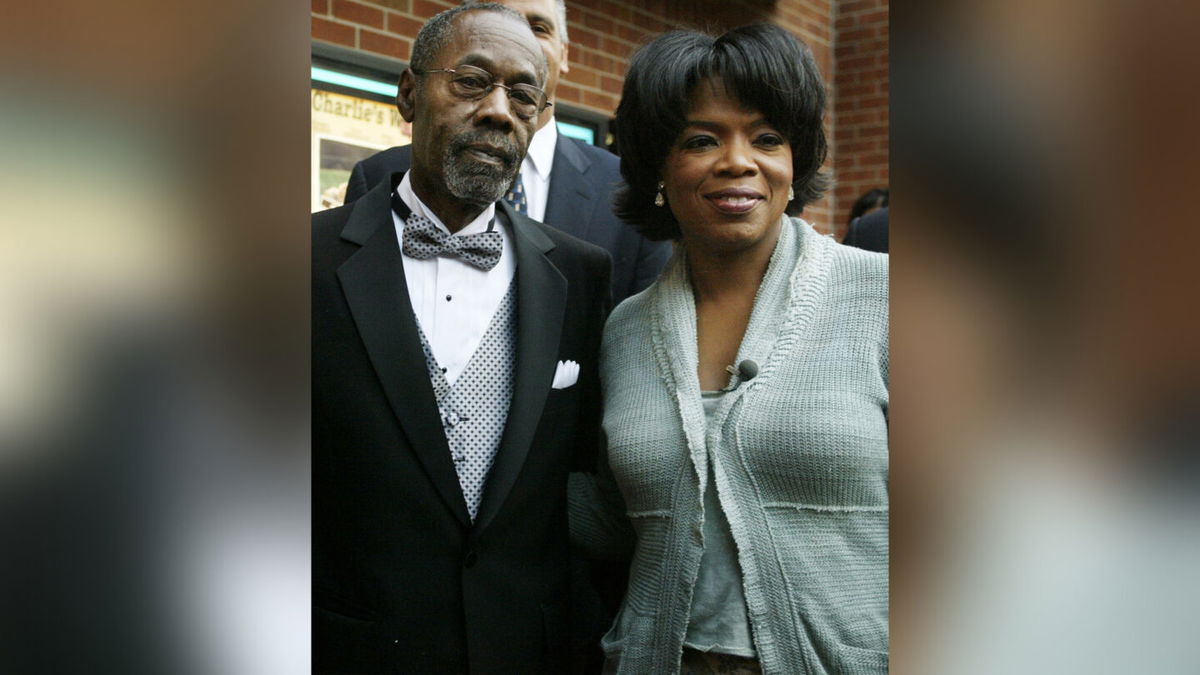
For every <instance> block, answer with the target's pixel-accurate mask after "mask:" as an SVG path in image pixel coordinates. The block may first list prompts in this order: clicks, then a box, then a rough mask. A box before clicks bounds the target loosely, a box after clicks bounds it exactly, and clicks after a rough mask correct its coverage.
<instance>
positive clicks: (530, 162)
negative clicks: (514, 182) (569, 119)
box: [521, 117, 558, 222]
mask: <svg viewBox="0 0 1200 675" xmlns="http://www.w3.org/2000/svg"><path fill="white" fill-rule="evenodd" d="M557 143H558V123H557V122H556V121H555V120H554V118H553V117H551V118H550V121H549V122H547V123H546V126H544V127H542V128H541V129H538V130H537V133H535V134H534V135H533V140H532V141H530V142H529V150H528V151H527V152H526V154H525V160H524V161H522V162H521V184H522V185H524V187H525V207H526V208H527V209H529V217H530V218H533V219H534V220H540V221H542V222H545V219H546V202H547V201H549V198H550V170H551V169H552V168H554V146H555V145H556V144H557Z"/></svg>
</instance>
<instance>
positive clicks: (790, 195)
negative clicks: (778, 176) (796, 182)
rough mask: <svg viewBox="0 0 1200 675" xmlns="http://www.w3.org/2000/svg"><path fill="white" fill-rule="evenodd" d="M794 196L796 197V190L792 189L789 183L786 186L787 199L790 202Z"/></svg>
mask: <svg viewBox="0 0 1200 675" xmlns="http://www.w3.org/2000/svg"><path fill="white" fill-rule="evenodd" d="M795 198H796V190H795V189H793V188H792V186H791V185H789V186H788V201H789V202H790V201H792V200H793V199H795Z"/></svg>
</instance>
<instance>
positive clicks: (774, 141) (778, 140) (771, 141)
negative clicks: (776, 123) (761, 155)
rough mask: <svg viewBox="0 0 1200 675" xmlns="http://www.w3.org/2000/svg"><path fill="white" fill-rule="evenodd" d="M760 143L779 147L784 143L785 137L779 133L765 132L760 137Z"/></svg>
mask: <svg viewBox="0 0 1200 675" xmlns="http://www.w3.org/2000/svg"><path fill="white" fill-rule="evenodd" d="M758 144H759V145H766V146H769V147H777V146H780V145H783V138H782V137H780V136H779V135H778V134H763V135H762V136H759V137H758Z"/></svg>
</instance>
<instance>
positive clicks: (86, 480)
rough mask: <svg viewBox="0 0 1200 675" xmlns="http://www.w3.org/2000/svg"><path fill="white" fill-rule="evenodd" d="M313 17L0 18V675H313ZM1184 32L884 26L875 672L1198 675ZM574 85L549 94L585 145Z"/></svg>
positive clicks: (987, 24) (1156, 18)
mask: <svg viewBox="0 0 1200 675" xmlns="http://www.w3.org/2000/svg"><path fill="white" fill-rule="evenodd" d="M339 3H340V0H331V4H329V5H326V4H324V3H323V2H321V1H320V0H318V1H317V2H314V3H313V7H312V13H311V14H310V15H308V16H306V15H304V14H303V10H302V8H298V7H295V6H294V5H284V4H283V3H277V2H265V3H232V2H223V1H222V0H216V1H215V2H206V3H187V4H184V3H170V2H147V1H144V0H143V1H137V2H128V1H123V0H117V1H115V2H111V3H84V2H79V1H78V0H58V1H55V2H42V3H37V4H31V3H26V4H24V5H21V6H16V7H12V8H7V9H6V10H5V17H4V18H5V20H4V21H3V22H0V55H2V56H3V58H0V64H3V65H0V203H2V204H3V205H4V206H5V207H6V208H5V209H4V211H3V215H2V216H0V532H2V533H3V537H4V539H3V541H2V543H0V546H2V549H0V550H3V551H4V553H3V554H2V555H0V584H2V585H3V588H2V591H3V595H0V597H3V598H4V599H5V600H4V611H3V612H2V613H0V670H2V671H4V672H73V673H74V672H120V673H134V672H148V673H157V672H181V673H187V672H196V673H295V672H306V671H307V670H308V669H309V662H310V661H309V654H308V651H309V647H308V644H309V642H308V612H309V544H308V526H309V506H308V486H309V474H308V471H309V462H308V452H309V443H308V405H309V400H308V396H309V393H308V345H309V319H308V296H309V288H308V276H307V270H308V264H309V250H308V248H309V247H308V241H309V238H308V219H309V213H310V211H311V210H312V175H313V171H312V165H313V154H312V150H311V139H312V134H313V126H312V119H313V117H312V103H313V89H314V83H313V78H312V70H311V68H312V65H313V56H314V47H313V45H314V40H313V37H314V35H315V33H316V27H317V24H318V19H320V20H324V21H329V22H332V23H335V24H341V23H348V20H346V19H344V18H343V19H339V18H338V10H337V7H338V6H339ZM370 4H374V3H370ZM382 4H384V5H386V6H387V7H388V11H389V12H392V11H394V12H396V13H397V14H401V15H406V16H408V15H412V16H416V15H417V14H418V13H419V11H425V10H428V9H431V8H433V6H434V5H437V6H441V4H444V3H436V2H432V3H431V2H427V1H426V0H389V1H388V2H387V3H382ZM685 4H689V3H678V2H676V3H670V2H662V1H660V2H658V3H649V5H647V6H649V7H651V8H653V7H657V6H659V5H661V6H662V7H661V8H660V9H661V10H662V11H663V12H667V11H668V10H671V11H675V10H678V11H684V9H682V8H684V7H685ZM758 4H759V5H761V7H760V9H762V10H763V11H767V12H772V11H774V12H778V11H779V9H780V7H783V6H784V5H785V4H786V3H783V2H776V3H772V2H762V3H758ZM802 4H804V5H806V6H810V7H812V8H817V9H821V8H823V10H822V11H824V12H825V16H831V17H834V19H833V21H832V22H831V23H830V24H829V26H832V27H829V26H825V24H820V25H817V24H818V23H819V22H814V25H812V26H809V25H808V24H807V23H806V22H805V19H804V18H802V17H801V18H799V19H798V22H799V23H798V26H799V28H797V31H798V33H799V34H800V35H801V37H803V38H805V39H813V36H814V35H817V34H818V33H819V32H820V30H827V31H829V33H828V34H829V35H830V36H833V37H832V39H831V40H830V42H829V45H830V46H829V48H828V49H827V51H826V53H827V56H826V57H825V58H827V59H829V60H828V61H825V62H822V63H823V67H825V68H828V69H829V70H828V72H827V75H828V76H830V77H831V83H832V86H833V87H834V89H835V97H836V95H837V94H836V90H837V88H838V87H839V86H853V85H852V84H847V82H846V81H845V77H846V72H847V69H851V68H852V66H849V65H844V63H843V66H839V65H838V61H839V57H838V55H837V48H836V46H835V45H836V33H837V30H838V24H837V19H836V17H837V16H839V12H850V11H852V10H850V8H851V7H853V6H856V3H854V2H832V3H824V4H821V3H815V2H814V3H802ZM568 6H569V11H570V12H572V14H571V16H572V22H571V24H570V28H571V31H572V33H573V35H572V37H573V39H575V36H574V33H579V34H580V35H581V36H582V35H583V34H584V33H586V32H588V31H589V30H591V31H593V32H594V31H597V30H602V29H597V27H596V26H595V23H596V22H598V21H599V20H600V19H601V18H604V17H603V16H602V14H603V13H602V12H601V13H599V14H598V13H596V12H592V11H589V7H594V5H591V4H589V3H587V2H578V3H576V2H571V3H568ZM672 8H673V9H672ZM1195 13H1196V10H1194V9H1189V8H1187V7H1183V6H1167V5H1154V6H1147V5H1145V4H1144V3H1136V4H1135V3H1132V2H1124V1H1118V0H1099V1H1089V2H1081V1H1079V0H1067V1H1066V2H1060V3H1034V2H1028V1H1026V0H1015V1H1014V0H1009V1H1006V2H999V1H987V2H978V3H970V4H968V5H962V4H961V3H954V4H949V3H928V2H918V3H904V6H903V7H896V8H891V9H890V16H889V18H888V19H887V21H888V22H889V25H890V28H889V33H890V35H889V37H888V38H887V40H888V46H887V49H888V51H889V58H890V63H891V65H890V69H891V72H890V78H889V79H890V80H892V81H893V85H892V86H890V87H889V89H890V91H892V92H894V93H892V94H888V98H889V99H890V100H889V101H888V103H887V106H888V110H889V116H890V120H891V121H890V127H889V131H888V134H887V135H888V137H889V138H890V148H888V149H887V150H885V151H884V152H885V153H886V155H887V159H886V160H885V163H889V164H890V167H889V168H888V169H887V171H888V174H884V175H890V181H888V182H890V183H891V185H890V187H891V193H892V194H891V198H892V200H893V201H894V202H895V203H894V204H892V205H891V211H892V216H891V220H892V226H891V229H892V232H893V234H892V239H893V243H892V249H893V252H894V253H895V254H896V260H895V261H893V267H892V272H893V273H892V281H893V287H894V290H893V304H892V318H893V355H892V363H893V364H894V373H893V378H892V381H893V383H894V388H893V405H892V411H891V433H892V458H893V461H892V483H891V485H892V508H893V520H892V522H893V529H892V532H893V538H892V541H893V548H892V569H893V573H892V579H893V585H892V596H893V603H892V605H893V607H892V624H891V625H892V650H891V651H892V667H893V670H894V672H897V673H992V672H995V673H1001V672H1003V673H1012V672H1020V673H1074V672H1080V673H1107V672H1113V673H1116V672H1121V673H1128V672H1153V673H1194V672H1197V670H1198V669H1200V654H1198V653H1197V651H1198V650H1200V647H1198V646H1197V643H1196V641H1195V639H1194V636H1195V634H1196V626H1197V622H1196V619H1195V617H1194V613H1195V610H1194V608H1195V607H1196V606H1197V601H1200V579H1198V577H1197V573H1196V570H1197V569H1200V537H1198V536H1197V535H1200V517H1198V516H1200V494H1198V493H1197V490H1196V479H1197V475H1198V471H1197V469H1198V468H1200V467H1198V462H1197V457H1198V456H1197V453H1196V439H1197V434H1196V433H1195V432H1196V431H1197V429H1196V427H1197V420H1198V419H1200V416H1198V415H1197V414H1196V410H1197V405H1196V404H1197V403H1198V402H1200V391H1198V388H1197V382H1198V381H1200V380H1198V379H1197V371H1198V370H1200V358H1198V356H1197V354H1196V346H1197V345H1198V344H1200V339H1198V338H1200V321H1198V320H1197V318H1196V317H1195V309H1194V307H1195V305H1196V300H1195V297H1196V291H1195V287H1196V283H1195V281H1194V280H1192V279H1191V278H1190V277H1189V276H1188V275H1189V273H1190V271H1191V270H1193V269H1194V268H1195V267H1196V265H1195V264H1194V262H1193V259H1194V256H1195V252H1196V251H1197V250H1200V230H1198V228H1197V227H1196V225H1195V222H1196V217H1195V216H1194V215H1193V211H1194V208H1193V205H1192V204H1191V200H1192V196H1193V194H1194V192H1195V191H1194V189H1193V187H1194V185H1196V184H1197V178H1200V175H1198V174H1200V171H1198V170H1197V166H1196V163H1195V159H1194V157H1195V156H1196V152H1195V151H1196V150H1197V149H1198V148H1197V146H1198V145H1200V143H1198V141H1200V138H1198V136H1200V132H1198V130H1197V125H1196V120H1197V119H1200V118H1198V116H1197V107H1198V106H1197V103H1200V92H1198V91H1197V88H1198V87H1200V77H1198V75H1200V63H1198V62H1200V52H1197V50H1196V49H1195V44H1196V38H1197V37H1198V36H1197V35H1196V30H1195V28H1194V27H1195V26H1196V25H1197V22H1196V19H1197V18H1198V17H1196V16H1194V14H1195ZM784 15H785V16H790V13H788V12H786V11H785V12H784ZM387 16H390V14H388V15H387ZM664 16H666V14H664ZM749 16H750V15H749V14H748V15H747V17H749ZM576 21H579V22H580V23H579V24H576ZM617 21H618V23H621V21H620V20H619V19H618V20H617ZM663 21H664V23H666V24H669V23H670V22H669V21H667V20H666V19H663ZM649 25H650V24H649V23H647V26H649ZM654 25H655V26H658V24H654ZM821 26H825V27H824V28H822V27H821ZM661 27H664V28H665V27H666V25H663V26H661ZM577 28H578V29H579V30H577ZM614 28H616V26H614ZM379 32H382V33H386V32H387V30H386V28H385V29H384V30H383V31H379ZM354 35H355V39H356V40H358V39H361V32H359V33H354ZM601 37H602V38H603V39H607V37H605V36H601ZM618 37H619V36H618ZM631 37H632V36H631ZM878 37H879V36H878V35H876V36H875V37H872V38H871V39H873V40H874V39H877V38H878ZM397 39H398V38H397ZM578 39H579V41H580V43H581V44H583V40H584V39H585V38H583V37H580V38H578ZM618 42H619V43H620V44H618V45H615V46H616V47H618V48H620V49H626V48H627V47H628V46H629V45H626V44H625V43H626V42H629V43H630V44H632V40H627V39H623V38H619V39H618ZM601 44H602V45H603V44H604V43H601ZM356 45H357V43H356ZM343 46H345V45H343ZM355 48H356V49H357V46H356V47H355ZM399 49H403V48H399ZM600 49H601V50H603V49H604V47H603V46H601V48H600ZM581 51H582V48H581ZM819 54H820V52H819V53H818V59H820V58H822V57H821V56H820V55H819ZM582 56H583V55H582V54H577V53H576V51H575V47H574V46H572V60H573V62H574V61H575V60H577V59H582ZM395 58H397V59H403V58H407V57H406V56H405V55H403V54H402V53H398V54H396V55H395ZM596 58H599V56H596ZM581 62H582V61H581ZM584 63H586V62H584ZM590 68H591V69H592V70H595V71H596V75H597V79H596V81H595V82H596V86H593V85H590V84H587V83H584V82H577V81H575V80H572V79H571V78H570V77H568V78H567V80H566V81H567V83H568V84H573V85H575V86H577V87H578V88H579V94H580V100H578V101H574V103H575V104H577V106H578V107H579V108H581V109H590V108H595V109H597V110H603V109H605V108H606V106H608V105H609V104H611V103H612V102H613V101H612V100H611V96H612V95H613V93H612V92H611V91H609V92H608V94H607V96H608V97H609V98H605V99H604V101H605V102H604V104H603V105H601V104H600V101H599V100H598V99H595V98H594V97H589V95H588V93H589V92H591V93H593V94H596V95H597V96H599V95H601V92H604V91H606V90H605V85H606V83H607V86H608V87H609V88H610V89H611V86H612V83H611V82H610V81H609V80H610V79H611V78H610V77H609V76H605V75H603V74H602V73H601V70H600V69H599V68H597V67H595V66H592V67H590ZM578 70H579V71H580V72H579V73H578V75H577V76H578V77H580V78H583V77H586V74H587V73H588V72H590V71H589V70H587V69H585V68H580V69H578ZM572 74H573V75H575V74H576V69H575V67H574V63H573V64H572ZM610 75H611V73H610ZM839 75H840V76H841V77H842V78H843V79H842V80H839ZM593 89H596V90H598V91H593ZM885 91H886V90H885ZM842 93H843V94H844V93H845V90H843V91H842ZM589 100H593V101H594V102H595V105H592V104H589V103H588V101H589ZM839 115H840V113H839V111H838V109H837V108H836V106H835V108H834V110H833V117H834V119H833V120H831V123H832V122H835V121H836V120H837V119H838V117H839ZM842 120H843V121H845V118H844V117H842ZM884 124H889V123H887V122H885V123H884ZM856 133H857V132H856ZM833 137H834V139H835V148H834V151H833V155H832V157H833V162H834V165H833V167H834V169H835V171H836V170H837V169H838V166H837V162H838V161H840V160H839V159H838V157H839V155H838V143H839V142H841V143H842V145H841V149H842V151H846V144H845V140H846V139H845V138H844V137H843V138H841V139H838V137H837V135H836V132H835V133H834V135H833ZM879 151H880V149H879V148H878V147H876V148H874V149H873V150H872V151H871V152H875V153H878V152H879ZM842 156H845V155H842ZM856 161H858V160H856ZM843 180H846V181H847V182H850V181H852V179H849V178H845V175H844V174H843ZM872 187H875V186H874V185H872ZM863 191H865V190H863ZM856 192H857V186H856ZM855 196H856V195H855ZM853 198H854V197H853V196H852V197H849V198H848V199H847V201H845V202H843V201H841V196H840V193H835V195H834V197H833V198H832V199H833V201H831V202H828V203H827V204H825V206H824V207H823V208H825V209H826V210H827V211H826V212H827V213H828V214H829V215H828V220H827V221H826V222H828V223H829V224H830V226H832V224H833V223H840V222H841V221H840V219H839V218H838V217H837V216H836V214H837V213H838V212H840V209H842V208H843V207H844V208H846V209H848V208H849V205H850V203H851V202H852V200H853ZM843 226H844V224H843Z"/></svg>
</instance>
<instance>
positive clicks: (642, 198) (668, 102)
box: [615, 24, 828, 241]
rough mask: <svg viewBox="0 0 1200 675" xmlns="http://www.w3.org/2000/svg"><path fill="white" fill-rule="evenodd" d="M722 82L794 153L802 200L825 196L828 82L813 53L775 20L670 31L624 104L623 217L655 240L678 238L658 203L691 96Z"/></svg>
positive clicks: (646, 58) (639, 58)
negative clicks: (703, 85)
mask: <svg viewBox="0 0 1200 675" xmlns="http://www.w3.org/2000/svg"><path fill="white" fill-rule="evenodd" d="M709 78H717V79H719V80H721V81H722V82H723V83H724V84H725V87H726V89H727V90H728V91H729V92H730V94H731V95H732V96H733V97H734V98H736V99H737V100H738V101H740V102H741V103H742V104H743V105H745V106H746V107H747V108H748V109H751V110H756V111H758V112H760V113H762V114H763V116H764V117H765V118H766V119H767V121H768V122H770V123H771V125H772V126H774V127H775V128H776V129H778V130H779V131H780V133H782V134H783V135H784V136H786V137H787V139H788V143H789V144H790V145H791V148H792V176H793V183H792V186H793V188H794V189H795V191H796V201H797V202H799V203H801V204H808V203H811V202H813V201H815V200H816V199H817V198H819V197H820V196H821V194H822V193H823V192H824V191H825V189H826V187H827V185H828V181H827V179H826V177H825V176H824V175H823V174H820V173H818V170H819V169H820V167H821V164H822V163H823V162H824V161H825V151H826V146H825V129H824V127H822V126H821V119H822V117H823V115H824V112H825V85H824V83H822V82H821V75H820V72H819V71H818V69H817V64H816V62H815V61H814V60H813V56H812V52H811V51H810V50H809V49H808V47H806V46H805V45H804V44H803V43H801V42H800V41H799V40H797V39H796V38H794V37H792V35H791V34H790V33H788V32H787V31H785V30H784V29H782V28H780V27H778V26H775V25H772V24H755V25H751V26H742V27H741V28H735V29H733V30H731V31H729V32H728V33H725V34H724V35H722V36H721V37H717V38H714V37H712V36H711V35H705V34H703V33H695V32H690V31H672V32H669V33H664V34H663V35H661V36H659V37H658V38H656V39H655V40H654V41H652V42H650V43H648V44H646V45H645V46H644V47H642V48H641V49H639V50H638V51H637V53H636V54H634V56H633V59H632V61H631V62H630V64H629V71H628V72H627V73H626V74H625V88H624V90H623V91H622V94H621V104H620V105H619V106H618V107H617V115H616V122H617V123H616V140H617V150H618V151H619V152H620V153H621V176H622V177H623V178H624V179H625V185H623V186H622V187H621V188H620V189H619V190H618V191H617V194H616V198H615V201H616V211H617V215H619V216H620V217H621V218H623V219H624V220H625V221H626V222H629V223H632V224H633V225H634V227H636V228H637V229H638V231H639V232H641V233H642V234H644V235H645V236H646V237H647V238H648V239H653V240H655V241H663V240H666V239H679V238H680V237H681V236H682V233H681V232H680V230H679V223H678V222H676V221H675V217H674V215H672V213H671V209H670V206H669V205H668V206H664V207H658V206H655V205H654V195H655V194H656V193H657V192H658V182H659V181H660V180H662V176H661V174H662V168H663V164H664V163H665V162H666V159H667V154H668V153H669V152H670V150H671V146H672V145H673V144H674V143H675V140H676V139H677V138H678V137H679V133H680V132H681V131H683V127H684V124H685V121H686V119H687V112H688V96H689V94H691V93H692V90H693V89H694V88H695V87H696V85H697V84H699V83H700V82H702V81H704V80H707V79H709Z"/></svg>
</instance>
